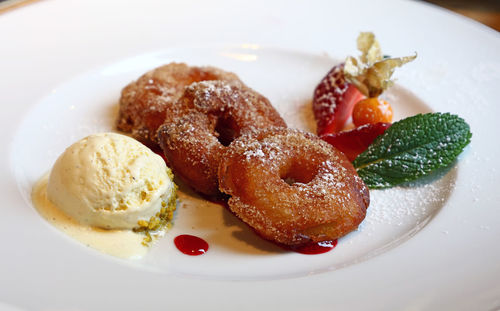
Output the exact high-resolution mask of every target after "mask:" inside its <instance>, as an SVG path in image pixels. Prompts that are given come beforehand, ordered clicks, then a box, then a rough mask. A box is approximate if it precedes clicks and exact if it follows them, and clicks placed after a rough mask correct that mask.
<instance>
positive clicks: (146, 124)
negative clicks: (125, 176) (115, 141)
mask: <svg viewBox="0 0 500 311" xmlns="http://www.w3.org/2000/svg"><path fill="white" fill-rule="evenodd" d="M205 80H223V81H228V82H233V83H242V82H241V81H240V79H239V78H238V76H236V75H235V74H234V73H230V72H226V71H223V70H220V69H217V68H214V67H190V66H188V65H186V64H184V63H170V64H168V65H164V66H161V67H158V68H156V69H154V70H151V71H149V72H147V73H145V74H144V75H142V76H141V77H140V78H139V79H137V81H134V82H132V83H130V84H129V85H127V86H126V87H125V88H124V89H123V90H122V93H121V98H120V105H119V106H120V110H119V116H118V120H117V128H118V129H119V130H121V131H124V132H127V133H131V134H132V136H133V137H134V138H136V139H137V140H139V141H141V142H143V143H145V144H147V145H149V146H155V145H157V143H158V142H157V137H156V133H157V130H158V127H159V126H160V125H161V124H163V122H164V120H165V114H166V113H168V110H169V109H170V108H172V106H173V105H174V104H175V102H176V101H177V99H179V97H180V96H181V95H182V93H183V92H184V88H185V87H186V86H188V85H190V84H191V83H193V82H199V81H205Z"/></svg>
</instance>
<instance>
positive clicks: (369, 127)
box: [321, 122, 391, 162]
mask: <svg viewBox="0 0 500 311" xmlns="http://www.w3.org/2000/svg"><path fill="white" fill-rule="evenodd" d="M390 126H391V123H383V122H379V123H375V124H365V125H362V126H360V127H357V128H355V129H352V130H350V131H345V132H340V133H334V134H325V135H322V136H321V139H323V140H324V141H326V142H327V143H329V144H330V145H332V146H334V147H335V148H337V149H338V150H340V151H342V152H343V153H344V154H345V155H346V156H347V158H348V159H349V161H351V162H352V161H354V159H356V157H357V156H358V155H359V154H361V153H362V152H363V151H365V150H366V148H368V146H369V145H371V144H372V143H373V141H374V140H375V138H377V137H379V136H380V135H382V134H384V132H385V130H387V129H388V128H389V127H390Z"/></svg>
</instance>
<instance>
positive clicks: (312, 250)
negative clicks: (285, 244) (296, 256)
mask: <svg viewBox="0 0 500 311" xmlns="http://www.w3.org/2000/svg"><path fill="white" fill-rule="evenodd" d="M335 246H337V240H333V241H323V242H318V243H310V244H305V245H300V246H291V247H289V249H290V250H291V251H294V252H297V253H301V254H306V255H317V254H323V253H326V252H329V251H331V250H332V249H334V248H335Z"/></svg>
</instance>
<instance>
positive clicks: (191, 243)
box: [174, 234, 208, 256]
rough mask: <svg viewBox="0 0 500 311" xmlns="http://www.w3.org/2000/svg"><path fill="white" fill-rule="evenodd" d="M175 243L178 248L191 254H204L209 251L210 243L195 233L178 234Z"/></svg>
mask: <svg viewBox="0 0 500 311" xmlns="http://www.w3.org/2000/svg"><path fill="white" fill-rule="evenodd" d="M174 244H175V246H176V247H177V249H178V250H180V251H181V252H182V253H184V254H186V255H190V256H198V255H203V254H205V253H206V252H207V251H208V243H207V242H206V241H205V240H203V239H201V238H199V237H196V236H194V235H189V234H181V235H178V236H176V237H175V239H174Z"/></svg>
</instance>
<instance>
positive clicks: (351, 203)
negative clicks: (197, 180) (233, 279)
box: [218, 128, 370, 245]
mask: <svg viewBox="0 0 500 311" xmlns="http://www.w3.org/2000/svg"><path fill="white" fill-rule="evenodd" d="M218 176H219V187H220V190H221V191H222V192H224V193H226V194H228V195H230V196H231V198H230V199H229V207H230V209H231V211H233V212H234V213H235V214H236V215H237V216H238V217H239V218H241V219H242V220H243V221H244V222H246V223H247V224H249V225H250V226H251V227H252V228H254V229H255V230H256V231H257V232H258V233H259V234H260V235H262V236H263V237H264V238H266V239H269V240H273V241H276V242H279V243H283V244H287V245H298V244H304V243H308V242H319V241H326V240H333V239H336V238H339V237H341V236H343V235H345V234H347V233H349V232H351V231H352V230H355V229H356V228H357V226H358V225H359V224H360V223H361V221H362V220H363V219H364V217H365V214H366V208H367V207H368V205H369V201H370V199H369V193H368V189H367V188H366V186H365V184H364V183H363V181H362V180H361V179H360V178H359V177H358V175H357V174H356V171H355V169H354V168H353V166H352V165H351V163H350V162H349V161H348V160H347V158H346V157H345V156H344V154H342V153H341V152H339V151H338V150H336V149H335V148H334V147H332V146H330V145H329V144H327V143H325V142H324V141H322V140H321V139H319V138H318V137H317V136H314V135H312V134H308V133H305V132H302V131H299V130H293V129H285V128H272V129H265V130H262V131H259V132H255V133H251V134H247V135H243V136H241V137H239V138H238V139H236V140H235V141H233V142H232V143H231V145H230V146H229V148H227V150H226V152H225V153H224V155H223V157H222V159H221V162H220V165H219V172H218Z"/></svg>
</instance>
